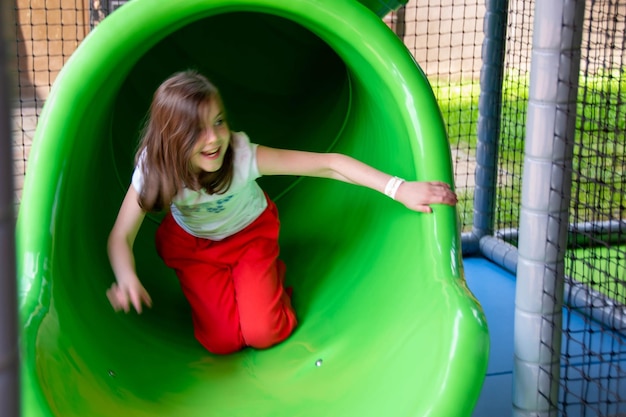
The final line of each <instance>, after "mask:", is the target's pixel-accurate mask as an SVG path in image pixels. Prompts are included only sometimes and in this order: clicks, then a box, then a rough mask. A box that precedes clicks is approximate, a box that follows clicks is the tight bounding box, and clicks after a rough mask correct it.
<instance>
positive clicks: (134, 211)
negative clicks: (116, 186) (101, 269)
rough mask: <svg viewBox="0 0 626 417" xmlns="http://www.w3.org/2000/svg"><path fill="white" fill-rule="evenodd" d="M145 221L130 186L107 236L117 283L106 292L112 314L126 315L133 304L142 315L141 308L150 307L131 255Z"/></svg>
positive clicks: (132, 188)
mask: <svg viewBox="0 0 626 417" xmlns="http://www.w3.org/2000/svg"><path fill="white" fill-rule="evenodd" d="M144 217H145V212H144V211H143V209H142V208H141V206H140V205H139V200H138V194H137V191H136V190H135V188H134V187H133V186H132V185H131V186H130V187H129V188H128V192H127V193H126V197H124V201H123V202H122V206H121V208H120V211H119V213H118V215H117V219H116V220H115V224H114V225H113V229H112V230H111V233H110V235H109V241H108V246H107V248H108V253H109V261H110V262H111V267H112V268H113V272H114V273H115V278H116V279H117V282H116V283H114V284H113V285H111V287H110V288H109V289H108V291H107V297H108V298H109V301H110V303H111V305H112V306H113V308H114V309H115V311H119V310H124V311H125V312H126V313H128V311H129V310H130V305H131V304H132V305H133V307H135V310H137V312H138V313H141V308H142V305H143V304H145V305H147V306H148V307H151V306H152V300H151V298H150V295H149V294H148V292H147V291H146V289H145V288H144V287H143V285H142V284H141V281H139V278H138V277H137V273H136V272H135V257H134V255H133V244H134V243H135V238H136V237H137V232H139V228H140V227H141V223H142V222H143V219H144Z"/></svg>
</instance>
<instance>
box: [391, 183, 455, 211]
mask: <svg viewBox="0 0 626 417" xmlns="http://www.w3.org/2000/svg"><path fill="white" fill-rule="evenodd" d="M396 200H397V201H399V202H400V203H402V204H404V205H405V206H406V207H408V208H409V209H411V210H414V211H421V212H424V213H432V211H433V209H432V208H431V207H430V204H447V205H449V206H454V205H455V204H456V203H457V198H456V194H455V193H454V191H452V190H451V189H450V185H448V184H446V183H445V182H439V181H430V182H417V181H407V182H403V183H402V184H401V185H400V188H398V191H397V192H396Z"/></svg>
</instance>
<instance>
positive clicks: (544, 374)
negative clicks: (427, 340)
mask: <svg viewBox="0 0 626 417" xmlns="http://www.w3.org/2000/svg"><path fill="white" fill-rule="evenodd" d="M455 3H459V2H454V1H452V2H443V1H442V2H441V5H440V6H439V9H438V12H431V10H432V9H422V10H428V11H422V12H420V8H419V7H414V8H411V3H409V4H408V5H407V7H406V8H405V9H401V11H400V13H398V14H397V15H395V18H396V19H398V21H396V22H395V26H396V29H398V28H400V30H397V31H400V32H402V34H403V38H404V40H405V43H406V44H407V46H408V47H409V49H410V50H412V52H413V54H414V55H415V56H416V59H417V61H418V63H419V64H420V65H421V66H422V67H423V68H424V69H425V71H426V73H427V75H428V76H429V79H430V81H431V83H432V84H433V85H434V87H435V93H436V94H437V98H438V101H439V105H440V106H441V107H442V109H443V114H444V119H445V121H446V124H447V129H448V132H449V135H450V140H451V142H452V151H453V155H454V156H455V163H456V164H455V165H456V166H455V171H456V174H457V179H456V186H457V190H459V191H462V192H466V193H467V194H465V196H466V199H465V202H464V204H461V205H460V207H459V208H460V214H461V223H462V227H463V231H464V233H463V235H462V236H463V239H462V247H463V253H464V254H465V255H466V256H478V255H480V256H484V257H487V258H488V259H490V260H492V261H493V262H495V263H497V264H498V265H500V266H501V267H502V268H504V269H506V270H509V271H512V272H516V273H517V294H516V306H517V310H516V319H515V331H516V335H518V336H516V342H515V346H516V351H515V361H514V374H515V375H514V394H513V404H512V409H513V413H514V415H515V416H527V415H528V416H531V415H533V416H535V415H537V416H552V415H564V416H567V415H569V416H579V415H580V416H614V415H619V414H620V413H624V412H625V411H626V404H624V400H623V398H624V395H625V394H624V391H623V389H624V387H623V385H624V371H623V366H622V361H623V359H624V358H623V353H624V346H623V339H622V332H623V329H624V324H623V313H622V311H623V308H624V292H623V291H622V288H623V284H624V281H625V280H626V276H624V275H625V272H624V271H625V266H624V265H625V258H626V255H625V252H624V238H625V236H624V234H625V231H624V228H625V227H626V225H625V224H624V221H625V220H624V219H625V217H626V213H625V206H626V204H625V202H624V190H625V188H626V187H625V186H624V183H625V181H626V180H625V179H624V164H625V162H624V153H625V150H624V146H625V141H626V140H625V126H624V123H625V122H624V120H626V109H625V107H626V104H625V102H626V98H625V91H626V86H625V83H626V81H625V77H626V75H625V72H624V67H625V64H624V32H625V30H624V29H625V28H624V21H625V19H626V18H625V16H626V11H625V8H626V5H625V4H624V2H621V1H596V2H583V1H570V2H566V1H554V2H549V3H548V2H537V3H534V2H524V1H486V2H485V3H484V6H483V5H482V4H479V3H478V2H477V3H476V4H473V5H472V4H468V3H470V2H460V3H463V4H455ZM424 7H425V6H424ZM469 8H474V10H473V13H470V14H469V16H475V15H478V16H482V15H484V22H483V21H482V20H481V19H474V20H472V22H480V23H484V28H485V31H484V37H485V41H484V47H483V50H482V58H483V66H482V69H480V73H481V76H480V80H481V83H480V89H474V88H471V87H473V86H474V85H475V83H465V84H464V83H463V81H467V80H464V75H465V76H467V75H468V74H469V77H470V78H476V65H475V64H471V65H469V69H467V68H468V67H465V66H463V65H461V66H459V67H457V66H455V64H454V63H455V62H456V61H458V60H460V61H463V59H473V60H478V59H477V57H476V56H474V57H473V58H465V57H464V55H463V54H461V55H460V57H459V54H457V53H455V52H454V51H455V49H454V48H455V47H456V48H457V49H458V48H459V44H458V43H457V44H454V42H453V41H452V42H450V44H451V45H450V49H449V51H448V52H449V53H448V54H447V57H446V45H444V46H442V45H441V44H439V46H438V48H439V49H438V50H437V53H435V54H432V53H430V52H428V51H433V50H434V49H428V50H426V53H425V54H424V55H423V56H420V53H421V52H424V51H423V50H420V48H421V46H420V45H423V44H422V43H420V39H422V38H420V34H419V33H415V32H418V29H417V28H419V27H421V26H425V27H428V29H429V30H432V27H433V25H434V27H438V28H439V32H438V36H439V37H440V38H445V37H446V36H447V35H448V34H449V35H450V36H449V38H450V39H454V38H455V36H457V37H458V36H459V35H465V33H464V32H463V31H466V30H468V29H467V26H468V25H467V24H461V23H464V22H466V20H464V19H467V17H468V14H466V13H463V12H455V10H468V9H469ZM415 10H417V12H415ZM411 13H416V14H415V16H414V18H415V20H414V21H413V22H411V20H410V16H411ZM420 16H426V17H420ZM407 17H409V18H408V19H407ZM420 19H423V20H420ZM442 22H444V23H442ZM437 25H438V26H437ZM470 26H471V25H470ZM476 26H477V27H479V28H482V27H483V25H482V24H477V25H475V27H476ZM441 28H443V29H441ZM459 28H460V29H459ZM446 31H449V33H448V32H446ZM459 31H460V32H459ZM470 32H471V31H470ZM463 38H464V40H463V41H461V49H463V47H465V46H467V48H469V49H474V50H475V49H476V43H472V44H468V45H465V44H464V43H463V42H472V41H467V40H466V39H467V38H470V39H477V38H478V37H476V38H472V36H463ZM411 41H413V42H414V44H413V47H411V44H410V43H411ZM427 44H428V42H427ZM432 55H435V56H437V58H435V59H431V58H432ZM440 56H443V57H444V58H443V59H442V60H441V61H440V60H439V59H440V58H439V57H440ZM446 59H447V61H446ZM446 62H447V63H449V65H445V63H446ZM442 67H446V68H447V70H446V71H447V72H444V73H442V72H441V71H440V70H441V68H442ZM454 70H456V72H454ZM467 85H469V86H470V88H468V87H467ZM454 88H459V89H466V91H467V93H466V96H467V94H469V96H470V100H469V101H470V102H472V104H471V105H470V106H469V110H470V113H473V112H477V113H478V116H477V117H471V116H470V117H468V118H467V119H463V118H462V117H460V116H461V115H462V113H463V112H466V111H467V110H468V108H459V109H458V110H455V109H453V108H452V107H453V106H456V105H457V103H456V102H455V101H454V100H458V99H459V95H452V94H450V91H452V90H454ZM446 94H448V95H446ZM473 98H477V100H476V102H480V106H479V105H478V103H474V100H473ZM455 116H457V117H456V118H455ZM468 126H469V129H464V127H468ZM468 130H469V133H468ZM474 133H475V134H476V136H477V138H478V141H477V143H476V144H475V145H473V144H472V143H473V142H472V139H471V138H468V137H466V136H471V135H473V134H474ZM522 154H524V157H523V158H522ZM463 169H467V173H468V175H463V171H462V170H463ZM474 172H475V173H476V175H475V176H474ZM461 178H463V179H465V180H466V181H467V182H463V180H462V179H461ZM472 180H473V181H472ZM479 301H480V300H479ZM564 313H565V314H564ZM574 315H578V316H582V317H583V318H584V325H583V326H582V328H581V327H575V326H573V324H572V323H573V322H570V321H569V320H570V319H569V318H570V317H572V316H574ZM599 339H600V342H598V340H599Z"/></svg>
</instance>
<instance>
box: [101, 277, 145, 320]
mask: <svg viewBox="0 0 626 417" xmlns="http://www.w3.org/2000/svg"><path fill="white" fill-rule="evenodd" d="M107 298H108V299H109V302H110V303H111V306H113V309H114V310H115V311H120V310H123V311H124V312H125V313H128V312H129V311H130V305H131V304H132V305H133V307H135V310H136V311H137V313H139V314H141V310H142V305H143V304H145V305H146V306H148V307H152V299H151V298H150V295H149V294H148V291H146V289H145V288H144V287H143V285H141V283H140V282H139V281H138V280H137V281H135V282H134V283H133V284H130V285H120V284H118V283H117V282H116V283H114V284H113V285H111V288H109V289H108V290H107Z"/></svg>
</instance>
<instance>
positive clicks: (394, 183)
mask: <svg viewBox="0 0 626 417" xmlns="http://www.w3.org/2000/svg"><path fill="white" fill-rule="evenodd" d="M403 182H404V180H403V179H402V178H398V177H391V179H390V180H389V182H387V185H386V186H385V195H386V196H387V197H390V198H391V199H393V200H395V199H396V192H398V188H400V185H401V184H402V183H403Z"/></svg>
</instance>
